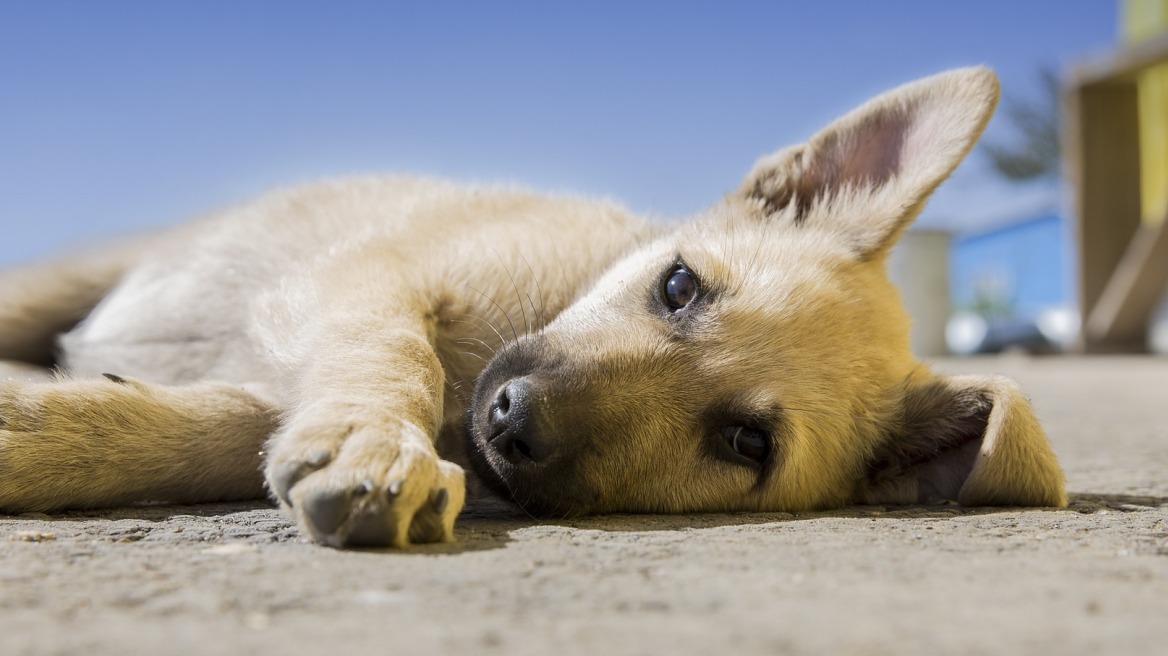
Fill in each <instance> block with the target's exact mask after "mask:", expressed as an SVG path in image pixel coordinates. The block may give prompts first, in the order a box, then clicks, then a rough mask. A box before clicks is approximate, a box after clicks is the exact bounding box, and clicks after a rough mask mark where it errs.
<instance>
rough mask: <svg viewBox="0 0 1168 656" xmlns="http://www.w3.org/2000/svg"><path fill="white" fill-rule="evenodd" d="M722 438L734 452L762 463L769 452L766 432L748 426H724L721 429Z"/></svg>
mask: <svg viewBox="0 0 1168 656" xmlns="http://www.w3.org/2000/svg"><path fill="white" fill-rule="evenodd" d="M722 439H724V440H726V443H727V444H729V445H730V448H731V449H734V451H735V453H737V454H738V455H740V456H745V457H747V458H750V459H751V460H753V461H755V462H758V463H762V462H765V461H766V458H767V455H768V454H770V452H771V445H770V442H769V441H768V440H767V436H766V433H764V432H762V431H760V430H757V429H755V428H750V427H749V426H726V427H725V428H723V429H722Z"/></svg>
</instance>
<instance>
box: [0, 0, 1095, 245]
mask: <svg viewBox="0 0 1168 656" xmlns="http://www.w3.org/2000/svg"><path fill="white" fill-rule="evenodd" d="M1116 23H1117V7H1116V5H1115V3H1114V2H1112V1H1111V0H1093V1H1089V0H1041V1H1040V0H978V1H976V2H957V1H948V0H920V1H916V0H912V1H910V0H883V1H867V0H857V1H842V0H836V1H826V0H825V1H811V0H803V1H790V2H787V1H780V0H772V1H771V2H731V1H726V0H723V1H720V2H705V3H695V2H685V1H673V2H648V1H634V0H626V1H624V2H608V1H601V0H593V1H590V2H579V3H567V2H507V1H502V2H409V3H404V2H403V3H397V2H390V1H381V2H346V1H343V0H330V1H320V2H298V1H294V0H283V1H279V2H274V1H273V2H265V1H260V0H247V1H240V0H235V1H230V2H220V1H218V0H197V1H191V2H180V1H179V0H167V1H165V2H151V1H147V0H137V1H129V0H101V1H91V0H79V1H64V0H38V1H33V0H27V1H25V0H7V1H4V2H0V225H2V226H3V232H2V233H0V265H3V264H6V263H11V262H15V261H19V260H23V259H27V258H31V257H35V256H38V255H40V254H43V253H45V252H48V251H50V250H52V249H55V248H60V247H61V246H63V245H66V244H76V243H85V242H86V241H88V240H91V239H92V238H93V237H94V236H96V235H104V234H109V233H111V232H117V231H125V230H127V229H133V228H136V227H142V226H149V225H155V224H160V223H166V222H173V221H176V220H179V219H181V218H183V217H184V216H188V215H191V214H194V213H197V212H199V211H201V210H206V209H210V208H214V207H218V206H222V205H224V204H227V203H230V202H234V201H238V200H242V199H245V198H247V197H249V196H252V195H255V194H256V193H258V192H261V191H263V190H265V189H269V188H271V187H274V186H277V185H281V184H286V183H291V182H296V181H301V180H311V179H315V178H321V177H326V176H335V175H340V174H345V173H352V172H366V171H412V172H423V173H430V174H436V175H443V176H451V177H456V178H460V179H468V180H478V181H498V180H503V181H518V182H523V183H526V184H529V185H530V186H533V187H537V188H544V189H552V190H567V191H575V192H581V193H587V194H596V195H604V196H609V197H612V198H616V199H620V200H622V201H624V202H625V203H626V204H628V205H629V206H631V207H633V208H635V209H638V210H642V211H646V212H650V213H653V214H657V215H662V216H679V215H684V214H686V213H690V212H694V211H696V210H698V209H700V208H701V207H703V206H704V205H706V204H708V203H710V202H712V201H713V200H715V199H716V198H718V197H719V196H720V195H721V194H722V193H724V192H725V191H727V190H729V189H732V188H733V187H734V186H736V184H737V182H738V180H739V178H740V176H741V175H742V174H743V173H744V172H745V171H746V170H747V169H748V168H749V166H750V164H751V163H752V162H753V161H754V159H755V158H756V157H757V156H759V155H761V154H763V153H765V152H768V151H770V150H774V149H775V148H778V147H780V146H782V145H786V144H788V143H793V142H796V141H800V140H802V139H804V138H806V137H807V136H809V134H810V133H811V132H813V131H814V130H815V129H816V128H818V127H819V126H821V125H823V124H824V123H825V122H827V121H829V120H830V119H831V118H833V117H834V116H836V115H838V114H840V113H842V112H844V111H846V110H848V109H850V108H851V107H852V106H854V105H855V104H857V103H859V102H861V101H863V100H864V99H865V98H867V97H868V96H870V95H872V94H874V93H877V92H879V91H881V90H883V89H885V88H888V87H890V86H893V85H896V84H899V83H901V82H905V81H908V80H911V79H913V78H916V77H920V76H924V75H928V74H931V73H934V72H937V71H939V70H942V69H945V68H949V67H954V66H962V65H969V64H988V65H990V66H993V67H994V68H995V69H996V70H997V71H998V73H999V75H1000V76H1001V77H1002V80H1003V85H1004V89H1005V92H1006V94H1009V95H1015V96H1022V97H1026V96H1028V95H1031V94H1034V93H1036V92H1037V88H1038V75H1037V71H1038V69H1039V68H1040V67H1041V66H1052V67H1055V68H1056V69H1058V70H1066V67H1067V66H1069V65H1070V64H1071V63H1072V62H1074V61H1076V60H1078V59H1081V58H1083V57H1084V56H1088V55H1091V54H1093V53H1099V52H1101V51H1106V50H1107V49H1109V48H1111V47H1113V45H1114V43H1115V40H1116ZM990 134H991V135H997V136H999V137H1000V138H1006V137H1008V135H1009V134H1010V131H1009V126H1008V125H1006V122H1005V121H1002V120H1000V119H996V120H995V122H994V123H992V124H991V126H990ZM1025 195H1026V194H1025V193H1023V192H1015V191H1014V190H1013V189H1011V188H1007V187H1004V186H1003V185H1001V184H999V183H994V182H993V181H992V179H991V177H990V176H989V175H988V174H986V173H985V165H984V160H983V159H982V158H980V157H978V156H977V153H975V156H974V157H973V158H972V161H971V162H970V163H969V164H968V165H965V166H963V168H962V169H961V170H959V172H958V174H957V176H955V179H954V180H952V181H951V182H950V183H949V184H947V185H946V187H944V188H943V189H942V191H941V192H940V194H939V195H938V197H937V198H936V199H935V202H934V203H933V204H932V205H931V206H930V207H929V208H928V210H926V212H927V214H926V216H925V219H924V220H925V222H926V223H927V224H931V225H961V226H967V225H968V224H969V223H970V222H971V221H974V220H977V219H978V217H980V216H982V215H986V216H988V215H990V214H993V213H994V212H999V213H1000V212H1001V211H1004V210H1003V209H1002V208H1003V207H1009V206H1010V205H1011V204H1012V203H1021V202H1023V201H1024V200H1025V198H1024V197H1025Z"/></svg>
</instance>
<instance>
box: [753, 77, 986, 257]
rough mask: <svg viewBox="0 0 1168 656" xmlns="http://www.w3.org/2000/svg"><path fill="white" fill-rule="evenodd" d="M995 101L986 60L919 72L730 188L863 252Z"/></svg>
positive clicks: (928, 189) (964, 143) (886, 237)
mask: <svg viewBox="0 0 1168 656" xmlns="http://www.w3.org/2000/svg"><path fill="white" fill-rule="evenodd" d="M997 101H998V80H997V77H996V76H995V75H994V73H993V71H991V70H989V69H987V68H964V69H957V70H953V71H948V72H945V73H941V74H939V75H935V76H933V77H929V78H925V79H923V80H918V81H916V82H913V83H910V84H907V85H904V86H902V87H899V88H897V89H893V90H892V91H889V92H887V93H885V94H882V95H880V96H877V97H876V98H874V99H872V100H870V101H868V102H867V103H866V104H864V105H862V106H860V107H859V108H857V109H855V110H853V111H852V112H850V113H849V114H847V115H846V116H844V117H843V118H840V119H839V120H837V121H835V122H834V123H832V124H831V125H829V126H828V127H827V128H825V129H824V130H822V131H821V132H819V133H818V134H816V135H815V136H814V137H812V139H811V140H810V141H808V142H807V143H805V144H801V145H798V146H792V147H790V148H786V149H784V150H781V151H779V152H777V153H775V154H773V155H770V156H767V157H764V158H762V159H760V160H759V161H758V162H757V163H756V164H755V165H754V168H753V169H752V170H751V172H750V173H749V174H748V175H747V176H746V180H745V181H744V182H743V183H742V186H741V187H740V188H739V190H738V192H737V193H738V194H739V196H742V197H745V198H746V199H747V200H748V201H749V202H751V203H752V204H754V205H756V206H758V207H760V208H762V210H763V212H764V213H766V214H767V215H778V217H776V218H778V220H783V219H787V220H791V221H793V222H795V223H799V224H805V225H806V226H807V227H809V228H810V227H822V228H825V229H828V230H830V231H831V232H832V233H833V235H834V236H835V237H837V238H839V239H842V240H844V242H845V243H846V244H847V245H848V247H849V248H851V249H852V250H853V251H854V252H855V253H857V254H858V255H859V256H860V257H862V258H865V259H868V258H872V257H877V256H879V255H880V254H882V253H884V252H886V251H887V250H888V249H889V248H890V247H891V246H892V244H893V243H894V242H895V241H896V239H897V237H898V236H899V235H900V233H901V232H902V231H903V230H904V228H905V227H906V226H907V225H908V224H909V223H911V222H912V220H913V219H914V218H915V217H916V215H917V214H918V213H919V212H920V210H921V208H922V207H923V206H924V203H925V200H926V199H927V198H928V196H929V194H931V193H932V191H933V189H935V188H936V187H937V185H938V184H940V183H941V181H943V180H944V179H945V178H946V177H948V175H949V173H951V172H952V171H953V169H954V168H955V167H956V166H957V164H958V163H959V162H961V160H962V159H963V158H964V157H965V155H966V153H968V152H969V149H970V148H972V147H973V144H974V142H976V141H977V138H978V137H979V136H980V135H981V132H982V130H983V129H984V128H985V125H986V123H987V122H988V121H989V118H990V116H991V115H992V114H993V111H994V107H995V106H996V105H997Z"/></svg>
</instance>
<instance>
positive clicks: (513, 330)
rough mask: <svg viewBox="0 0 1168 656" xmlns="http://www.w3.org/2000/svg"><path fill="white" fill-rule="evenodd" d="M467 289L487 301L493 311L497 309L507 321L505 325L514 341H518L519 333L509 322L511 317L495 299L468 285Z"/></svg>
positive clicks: (500, 336)
mask: <svg viewBox="0 0 1168 656" xmlns="http://www.w3.org/2000/svg"><path fill="white" fill-rule="evenodd" d="M468 287H470V290H471V291H473V292H475V293H477V294H479V295H481V296H482V297H483V298H485V299H487V300H488V301H489V302H490V303H491V305H494V306H495V309H497V310H498V311H499V312H500V313H501V314H502V315H503V318H504V319H506V320H507V325H508V326H510V327H511V334H512V335H513V336H514V337H515V339H519V331H517V330H515V323H514V322H513V321H511V315H510V314H508V312H507V310H505V309H503V306H502V305H499V303H498V302H496V301H495V299H493V298H491V297H490V296H488V295H487V294H486V293H484V292H482V291H480V290H478V289H476V288H474V287H471V286H470V285H468ZM499 338H500V339H502V338H503V336H502V335H499ZM504 343H506V340H504Z"/></svg>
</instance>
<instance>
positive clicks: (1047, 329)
mask: <svg viewBox="0 0 1168 656" xmlns="http://www.w3.org/2000/svg"><path fill="white" fill-rule="evenodd" d="M1035 323H1037V324H1038V331H1039V332H1041V333H1042V336H1043V337H1045V338H1046V340H1047V341H1048V342H1050V343H1051V344H1053V345H1054V346H1055V347H1057V348H1058V349H1059V350H1060V351H1066V350H1067V349H1069V348H1070V347H1071V346H1073V345H1074V344H1075V342H1076V340H1078V339H1079V326H1080V325H1081V323H1082V322H1081V321H1080V319H1079V311H1078V310H1076V309H1074V308H1070V307H1066V306H1058V307H1049V308H1046V309H1044V310H1043V311H1042V312H1039V313H1038V317H1037V318H1036V319H1035Z"/></svg>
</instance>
